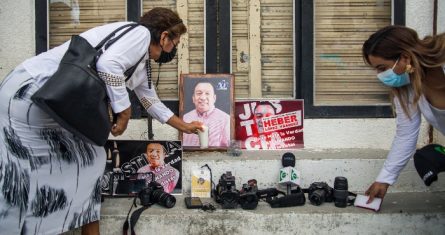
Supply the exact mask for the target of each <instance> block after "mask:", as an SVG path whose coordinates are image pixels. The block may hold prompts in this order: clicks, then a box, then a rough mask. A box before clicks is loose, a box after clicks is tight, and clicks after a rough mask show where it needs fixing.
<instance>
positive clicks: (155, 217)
mask: <svg viewBox="0 0 445 235" xmlns="http://www.w3.org/2000/svg"><path fill="white" fill-rule="evenodd" d="M286 152H288V151H282V150H279V151H243V152H242V155H241V156H239V157H234V156H229V155H228V154H227V153H226V152H224V151H219V152H217V151H213V152H206V151H194V152H190V151H184V153H183V165H182V166H183V179H182V182H183V195H175V196H176V198H177V204H176V206H175V207H174V208H172V209H165V208H163V207H161V206H159V205H153V206H152V207H151V208H149V209H148V210H146V211H144V213H143V214H142V215H141V218H140V219H139V222H138V224H137V226H136V231H137V233H138V234H153V233H159V234H162V235H164V234H175V235H176V234H283V235H284V234H286V235H287V234H330V235H331V234H345V233H347V234H396V233H400V234H445V178H444V175H445V174H440V175H439V180H438V181H437V182H434V183H433V184H432V186H430V187H426V186H425V185H424V184H423V182H422V181H421V180H420V177H419V176H418V174H417V172H416V170H415V168H414V165H413V162H412V160H411V161H410V162H409V163H408V165H407V166H406V167H405V169H404V171H403V172H402V174H401V175H400V177H399V180H398V182H397V183H396V184H395V185H394V186H392V187H390V188H389V192H388V194H387V196H386V197H385V200H384V201H383V204H382V207H381V208H382V209H381V210H380V211H379V212H373V211H370V210H366V209H362V208H356V207H353V206H349V207H347V208H337V207H335V206H334V205H333V203H324V204H323V205H321V206H314V205H311V204H310V203H309V201H308V200H307V202H306V204H305V205H304V206H300V207H291V208H271V207H270V206H269V205H268V204H267V203H265V202H260V203H259V205H258V207H257V208H256V209H255V210H249V211H247V210H243V209H241V208H237V209H231V210H223V209H221V208H220V207H219V205H217V204H216V203H215V202H214V201H213V199H211V198H203V199H202V200H203V202H211V203H213V204H215V205H216V207H217V208H218V209H217V210H216V211H214V212H212V213H210V212H205V211H202V210H189V209H186V207H185V204H184V197H185V195H190V178H191V177H190V173H191V170H192V169H195V168H199V167H201V166H202V165H204V164H208V165H209V166H210V167H211V168H212V173H213V180H214V181H215V183H217V181H218V179H219V177H220V176H221V174H223V173H225V172H226V171H232V174H233V175H234V176H235V177H236V185H237V188H238V189H240V188H241V186H242V184H243V183H246V182H247V180H249V179H252V178H255V179H257V181H258V187H259V188H260V189H264V188H270V187H276V186H277V181H278V173H279V169H280V168H281V167H282V166H281V157H282V155H283V154H284V153H286ZM290 152H292V153H293V154H294V155H295V156H296V168H297V170H299V171H300V172H301V178H302V184H301V186H302V187H303V188H307V187H308V186H309V185H310V184H311V183H312V182H317V181H325V182H327V183H328V184H329V185H330V186H333V181H334V178H335V177H336V176H345V177H347V179H348V183H349V190H350V191H352V192H356V193H363V191H365V190H366V189H367V187H368V186H369V185H370V184H371V183H372V182H373V181H374V179H375V177H376V176H377V174H378V172H379V171H380V168H381V167H382V165H383V162H384V160H385V158H386V154H387V151H386V150H382V149H326V150H323V149H307V148H305V149H300V150H292V151H290ZM131 203H132V199H129V198H106V199H105V201H104V202H103V204H102V213H101V220H100V224H101V234H105V235H108V234H121V229H122V224H123V222H124V220H125V217H126V215H127V212H128V210H129V208H130V206H131ZM78 234H80V230H79V229H77V230H75V231H72V232H68V233H66V234H65V235H78Z"/></svg>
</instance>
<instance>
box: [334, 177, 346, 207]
mask: <svg viewBox="0 0 445 235" xmlns="http://www.w3.org/2000/svg"><path fill="white" fill-rule="evenodd" d="M334 203H335V206H336V207H346V206H347V204H348V180H347V179H346V178H345V177H342V176H338V177H335V180H334Z"/></svg>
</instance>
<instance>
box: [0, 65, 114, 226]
mask: <svg viewBox="0 0 445 235" xmlns="http://www.w3.org/2000/svg"><path fill="white" fill-rule="evenodd" d="M37 89H38V85H36V84H35V79H33V78H32V77H31V75H30V74H29V73H27V72H26V70H25V69H23V67H21V66H19V67H17V68H16V69H15V70H14V71H13V72H12V73H10V74H9V75H8V76H7V77H6V78H5V79H3V81H1V84H0V128H1V129H0V142H1V143H2V144H0V233H1V234H59V233H62V232H65V231H68V230H71V229H74V228H77V227H79V226H82V225H84V224H88V223H90V222H93V221H96V220H99V217H100V199H101V197H100V178H101V176H102V174H103V171H104V167H105V158H106V156H105V150H104V149H103V147H99V146H95V145H91V144H89V143H86V142H84V141H82V140H80V139H79V138H77V137H76V136H74V135H73V134H71V133H70V132H68V131H67V130H65V129H63V128H62V127H61V126H60V125H59V124H57V123H56V122H55V121H54V120H53V119H52V118H50V117H49V116H48V115H47V114H46V113H45V112H43V111H42V110H41V109H40V108H38V107H37V106H36V105H35V104H34V103H33V102H32V101H31V99H30V97H31V96H32V94H34V92H35V91H36V90H37ZM78 115H88V114H78Z"/></svg>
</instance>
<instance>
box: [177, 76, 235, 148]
mask: <svg viewBox="0 0 445 235" xmlns="http://www.w3.org/2000/svg"><path fill="white" fill-rule="evenodd" d="M233 82H234V77H233V75H231V74H181V76H180V80H179V116H180V118H182V120H184V121H185V122H187V123H190V122H192V121H199V122H202V123H203V124H204V126H205V131H204V132H198V133H196V134H195V133H192V134H187V133H182V132H180V133H179V139H180V140H182V146H183V148H184V149H189V150H200V149H204V150H205V149H212V150H225V149H227V148H228V147H229V145H230V141H231V140H232V139H233V137H234V97H233Z"/></svg>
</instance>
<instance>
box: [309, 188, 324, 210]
mask: <svg viewBox="0 0 445 235" xmlns="http://www.w3.org/2000/svg"><path fill="white" fill-rule="evenodd" d="M325 195H326V192H325V191H324V190H322V189H317V190H314V191H313V192H312V193H311V195H310V196H309V201H310V202H311V203H312V204H314V205H316V206H319V205H321V203H323V202H324V200H325Z"/></svg>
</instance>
